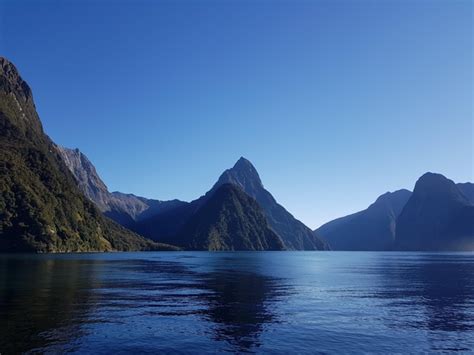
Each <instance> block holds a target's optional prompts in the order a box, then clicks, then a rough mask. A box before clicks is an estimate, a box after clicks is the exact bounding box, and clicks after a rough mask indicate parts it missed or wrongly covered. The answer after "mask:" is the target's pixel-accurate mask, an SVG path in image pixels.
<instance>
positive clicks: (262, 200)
mask: <svg viewBox="0 0 474 355" xmlns="http://www.w3.org/2000/svg"><path fill="white" fill-rule="evenodd" d="M227 183H230V184H234V185H236V186H238V187H240V188H241V189H242V190H243V191H244V192H245V193H246V194H247V195H249V196H251V197H253V198H254V199H255V200H257V202H258V204H259V205H260V206H261V207H262V209H263V211H264V212H265V216H266V217H267V220H268V223H269V225H270V227H271V228H272V229H273V230H274V231H275V232H276V233H277V234H278V235H279V236H280V237H281V239H282V240H283V242H284V244H285V247H286V249H289V250H325V249H327V248H328V246H327V243H326V242H325V241H323V240H322V239H321V238H319V237H318V236H317V235H315V234H314V233H313V231H312V230H311V229H310V228H308V227H307V226H305V225H304V224H303V223H302V222H300V221H299V220H297V219H296V218H294V217H293V216H292V215H291V214H290V213H289V212H288V211H287V210H286V209H285V208H284V207H283V206H281V205H280V204H278V203H277V201H276V200H275V198H274V197H273V196H272V194H271V193H270V192H268V191H267V190H266V189H265V188H264V186H263V184H262V181H261V180H260V176H259V175H258V172H257V170H256V169H255V167H254V166H253V165H252V163H251V162H250V161H248V160H247V159H245V158H243V157H241V158H240V159H239V160H238V161H237V163H235V165H234V166H233V167H232V168H231V169H228V170H226V171H224V173H223V174H222V175H221V176H220V177H219V180H218V181H217V183H216V184H215V185H214V187H213V188H212V189H211V191H210V193H212V192H213V191H215V190H216V189H217V188H218V187H219V186H221V185H223V184H227Z"/></svg>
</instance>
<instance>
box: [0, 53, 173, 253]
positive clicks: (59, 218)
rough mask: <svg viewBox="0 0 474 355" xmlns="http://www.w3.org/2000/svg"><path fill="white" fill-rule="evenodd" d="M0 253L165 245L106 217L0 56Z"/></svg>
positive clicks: (26, 89) (22, 83)
mask: <svg viewBox="0 0 474 355" xmlns="http://www.w3.org/2000/svg"><path fill="white" fill-rule="evenodd" d="M0 133H1V134H0V251H8V252H71V251H76V252H84V251H120V250H152V249H160V248H167V246H164V245H160V244H156V243H153V242H151V241H149V240H146V239H144V238H142V237H140V236H138V235H136V234H134V233H132V232H131V231H128V230H126V229H124V228H123V227H121V226H119V225H118V224H116V223H114V222H113V221H111V220H109V219H107V218H106V217H104V216H102V214H101V213H100V212H99V211H98V210H97V208H96V207H95V205H94V204H93V203H92V202H90V201H89V200H87V199H86V198H85V197H84V196H83V194H82V193H81V192H80V191H79V189H78V187H77V186H76V183H75V180H74V178H73V176H72V174H71V173H70V172H69V170H68V168H67V167H66V165H65V164H64V162H63V161H62V159H61V158H60V156H59V154H58V152H57V150H56V149H55V144H54V143H53V142H52V140H51V139H50V138H49V137H48V136H47V135H46V134H45V133H44V131H43V126H42V124H41V120H40V118H39V116H38V114H37V112H36V107H35V104H34V100H33V94H32V91H31V89H30V87H29V86H28V84H27V83H26V81H24V80H23V79H22V78H21V76H20V74H19V72H18V70H17V69H16V67H15V66H14V65H13V64H12V63H11V62H9V61H8V60H7V59H6V58H4V57H0Z"/></svg>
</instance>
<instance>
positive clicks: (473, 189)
mask: <svg viewBox="0 0 474 355" xmlns="http://www.w3.org/2000/svg"><path fill="white" fill-rule="evenodd" d="M456 186H457V187H458V189H459V190H460V191H461V192H462V193H463V194H464V196H465V197H466V198H467V200H468V201H469V202H470V203H471V204H472V205H474V184H473V183H471V182H465V183H459V184H456Z"/></svg>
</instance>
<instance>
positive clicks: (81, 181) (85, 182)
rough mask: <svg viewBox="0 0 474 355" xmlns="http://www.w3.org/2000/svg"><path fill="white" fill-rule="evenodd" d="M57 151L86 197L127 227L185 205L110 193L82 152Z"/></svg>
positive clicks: (59, 149)
mask: <svg viewBox="0 0 474 355" xmlns="http://www.w3.org/2000/svg"><path fill="white" fill-rule="evenodd" d="M57 149H58V151H59V153H60V154H61V157H62V159H63V161H64V163H65V164H66V166H67V167H68V168H69V170H70V171H71V172H72V174H73V175H74V177H75V178H76V181H77V185H78V187H79V189H80V190H81V191H82V192H83V193H84V195H85V196H86V197H87V198H89V199H90V200H91V201H93V202H94V203H95V204H96V205H97V207H98V208H99V209H100V210H101V211H102V212H103V213H104V214H105V215H106V216H107V217H109V218H111V219H113V220H114V221H116V222H117V223H119V224H121V225H122V226H124V227H126V228H130V229H135V225H136V222H137V221H139V220H141V219H144V218H148V217H150V216H153V215H154V214H157V213H161V212H164V211H166V210H168V209H171V208H175V207H178V206H180V205H182V204H185V202H182V201H179V200H172V201H159V200H153V199H147V198H144V197H140V196H135V195H133V194H124V193H121V192H109V190H108V188H107V186H106V185H105V183H104V182H103V181H102V179H101V178H100V176H99V174H97V171H96V169H95V167H94V165H93V164H92V163H91V161H90V160H89V159H88V158H87V156H85V155H84V154H83V153H82V152H81V151H79V149H69V148H64V147H60V146H57Z"/></svg>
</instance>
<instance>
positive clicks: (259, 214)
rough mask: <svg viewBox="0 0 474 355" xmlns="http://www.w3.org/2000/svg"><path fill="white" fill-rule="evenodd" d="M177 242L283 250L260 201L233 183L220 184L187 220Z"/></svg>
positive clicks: (215, 247) (205, 247)
mask: <svg viewBox="0 0 474 355" xmlns="http://www.w3.org/2000/svg"><path fill="white" fill-rule="evenodd" d="M177 243H179V244H180V245H183V247H185V248H188V249H194V250H212V251H214V250H283V249H284V245H283V242H282V240H281V239H280V237H279V236H278V235H277V234H276V233H275V232H273V231H272V230H271V229H270V228H269V226H268V223H267V220H266V218H265V215H264V212H263V211H262V209H261V208H260V206H259V205H258V203H257V201H255V199H253V198H252V197H250V196H248V195H247V194H246V193H245V192H243V191H242V190H241V189H240V188H238V187H237V186H235V185H232V184H224V185H222V186H220V187H219V188H218V189H217V190H216V191H215V192H214V193H213V194H212V195H211V196H210V198H209V199H208V200H207V201H206V202H205V203H204V205H203V206H201V207H200V208H199V209H198V210H197V211H196V213H195V214H194V215H193V216H192V217H191V218H190V219H189V220H188V222H187V223H186V224H185V226H184V227H183V229H182V230H181V232H180V233H179V235H178V238H177Z"/></svg>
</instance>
